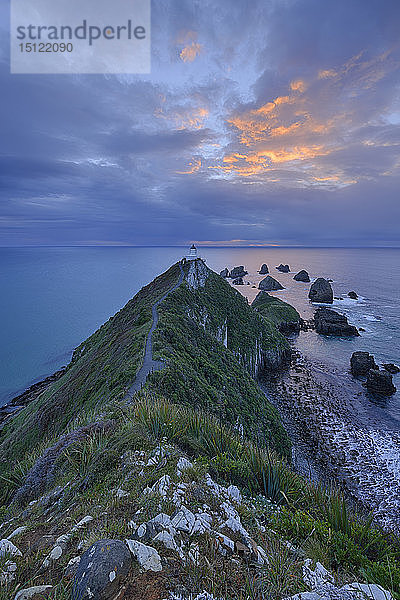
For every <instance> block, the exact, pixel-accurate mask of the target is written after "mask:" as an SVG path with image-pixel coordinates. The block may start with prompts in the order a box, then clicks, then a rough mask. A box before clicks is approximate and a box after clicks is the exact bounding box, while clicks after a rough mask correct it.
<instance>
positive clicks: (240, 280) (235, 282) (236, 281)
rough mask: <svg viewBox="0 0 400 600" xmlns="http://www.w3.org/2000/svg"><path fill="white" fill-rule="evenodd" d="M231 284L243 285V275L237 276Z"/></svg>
mask: <svg viewBox="0 0 400 600" xmlns="http://www.w3.org/2000/svg"><path fill="white" fill-rule="evenodd" d="M232 283H233V285H243V277H237V278H236V279H234V280H233V281H232Z"/></svg>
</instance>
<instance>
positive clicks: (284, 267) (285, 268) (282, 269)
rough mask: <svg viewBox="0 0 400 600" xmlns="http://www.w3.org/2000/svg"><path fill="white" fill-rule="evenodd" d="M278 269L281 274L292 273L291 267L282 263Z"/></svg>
mask: <svg viewBox="0 0 400 600" xmlns="http://www.w3.org/2000/svg"><path fill="white" fill-rule="evenodd" d="M276 269H277V270H278V271H280V272H281V273H289V271H290V267H289V265H283V264H282V263H281V264H280V265H279V267H276Z"/></svg>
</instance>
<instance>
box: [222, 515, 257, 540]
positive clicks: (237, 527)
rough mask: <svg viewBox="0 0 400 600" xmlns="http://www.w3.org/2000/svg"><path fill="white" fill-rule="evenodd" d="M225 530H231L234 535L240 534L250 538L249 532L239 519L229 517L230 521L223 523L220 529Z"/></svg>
mask: <svg viewBox="0 0 400 600" xmlns="http://www.w3.org/2000/svg"><path fill="white" fill-rule="evenodd" d="M225 528H227V529H230V530H231V531H233V532H234V533H240V534H241V535H243V536H244V537H245V538H249V537H250V535H249V533H248V531H247V530H246V529H245V528H244V527H243V525H242V524H241V522H240V521H239V520H238V519H235V518H234V517H229V519H227V520H226V521H225V522H224V523H222V525H221V527H220V529H225Z"/></svg>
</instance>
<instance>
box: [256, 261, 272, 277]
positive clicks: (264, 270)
mask: <svg viewBox="0 0 400 600" xmlns="http://www.w3.org/2000/svg"><path fill="white" fill-rule="evenodd" d="M258 272H259V273H260V275H266V274H267V273H269V270H268V267H267V265H266V264H265V263H264V264H263V265H261V269H260V270H259V271H258Z"/></svg>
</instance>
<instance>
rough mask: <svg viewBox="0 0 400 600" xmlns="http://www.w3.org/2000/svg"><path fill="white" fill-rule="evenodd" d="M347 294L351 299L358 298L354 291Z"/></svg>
mask: <svg viewBox="0 0 400 600" xmlns="http://www.w3.org/2000/svg"><path fill="white" fill-rule="evenodd" d="M347 295H348V297H349V298H352V299H353V300H358V295H357V294H356V292H349V293H348V294H347Z"/></svg>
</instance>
